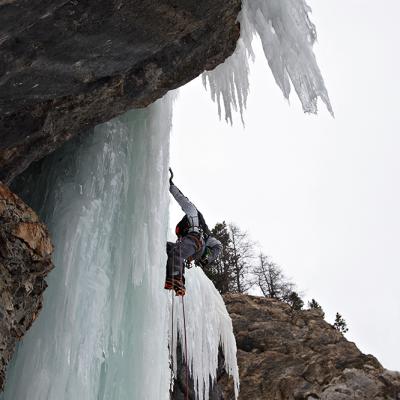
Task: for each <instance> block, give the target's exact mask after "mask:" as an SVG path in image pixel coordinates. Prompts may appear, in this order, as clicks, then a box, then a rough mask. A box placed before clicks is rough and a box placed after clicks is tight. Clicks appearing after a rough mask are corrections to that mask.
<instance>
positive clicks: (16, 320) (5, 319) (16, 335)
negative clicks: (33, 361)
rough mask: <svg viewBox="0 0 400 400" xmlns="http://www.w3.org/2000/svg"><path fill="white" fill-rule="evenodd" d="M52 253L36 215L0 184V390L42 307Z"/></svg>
mask: <svg viewBox="0 0 400 400" xmlns="http://www.w3.org/2000/svg"><path fill="white" fill-rule="evenodd" d="M52 251H53V246H52V244H51V242H50V239H49V235H48V232H47V229H46V227H45V226H44V225H43V224H42V223H40V221H39V220H38V217H37V215H36V214H35V212H34V211H33V210H32V209H31V208H29V207H28V206H26V205H25V204H24V203H23V202H22V201H21V199H20V198H19V197H17V196H16V195H14V194H13V193H11V192H10V190H9V189H8V188H7V187H6V186H4V185H3V184H1V183H0V390H2V389H3V385H4V376H5V369H6V366H7V363H8V362H9V360H10V359H11V356H12V354H13V352H14V348H15V345H16V343H17V341H18V340H20V339H21V338H22V336H23V335H24V334H25V332H26V331H27V330H28V329H29V328H30V326H31V325H32V323H33V321H34V320H35V319H36V317H37V315H38V313H39V311H40V310H41V308H42V302H43V291H44V290H45V289H46V286H47V285H46V282H45V277H46V276H47V274H48V273H49V271H50V270H51V269H52V268H53V264H52V262H51V253H52Z"/></svg>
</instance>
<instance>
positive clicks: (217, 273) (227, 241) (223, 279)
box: [203, 221, 235, 294]
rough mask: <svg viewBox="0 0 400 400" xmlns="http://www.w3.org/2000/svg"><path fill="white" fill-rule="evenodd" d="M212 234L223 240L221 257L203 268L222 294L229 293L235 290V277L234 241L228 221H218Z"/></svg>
mask: <svg viewBox="0 0 400 400" xmlns="http://www.w3.org/2000/svg"><path fill="white" fill-rule="evenodd" d="M211 234H212V235H213V236H214V237H215V238H216V239H218V240H219V241H220V242H221V244H222V251H221V254H220V256H219V258H218V259H217V260H216V261H215V262H213V263H211V264H208V265H206V266H205V267H203V270H204V272H205V274H206V275H207V276H208V277H209V278H210V279H211V281H212V282H213V283H214V286H215V287H216V288H217V289H218V291H219V292H220V293H221V294H224V293H229V292H232V291H233V286H234V285H233V281H234V280H235V277H234V273H233V262H232V247H231V244H232V243H231V238H230V234H229V229H228V226H227V224H226V222H225V221H223V222H221V223H217V224H216V225H215V227H214V228H213V229H212V230H211Z"/></svg>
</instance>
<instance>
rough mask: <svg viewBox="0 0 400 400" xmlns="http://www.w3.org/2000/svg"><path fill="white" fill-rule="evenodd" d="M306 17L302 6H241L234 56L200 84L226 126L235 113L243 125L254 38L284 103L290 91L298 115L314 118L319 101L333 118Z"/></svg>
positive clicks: (299, 2) (260, 1) (275, 0)
mask: <svg viewBox="0 0 400 400" xmlns="http://www.w3.org/2000/svg"><path fill="white" fill-rule="evenodd" d="M310 12H311V8H310V7H309V6H308V5H307V4H306V2H305V0H243V5H242V12H241V13H240V15H239V21H240V24H241V33H240V39H239V41H238V44H237V47H236V50H235V52H234V54H233V55H232V56H230V57H229V58H228V59H227V60H226V61H225V63H224V64H221V65H219V66H218V67H217V68H215V69H214V70H213V71H210V72H205V73H204V74H203V84H204V85H205V86H206V87H207V86H208V87H209V89H210V92H211V97H212V99H213V100H214V101H216V102H217V104H218V112H219V116H220V117H221V111H222V109H221V108H222V107H221V103H223V105H224V110H225V119H226V121H227V122H228V121H229V122H231V123H232V110H234V111H239V112H240V114H241V117H242V120H243V108H244V107H245V106H246V100H247V96H248V93H249V79H248V73H249V65H248V58H249V57H250V58H252V59H254V52H253V49H252V40H253V38H254V36H255V35H257V36H259V37H260V39H261V42H262V46H263V49H264V54H265V57H266V59H267V60H268V64H269V66H270V68H271V71H272V74H273V76H274V78H275V81H276V83H277V85H278V86H279V87H280V89H281V90H282V93H283V95H284V96H285V98H287V99H288V98H289V95H290V91H291V87H292V85H293V87H294V89H295V91H296V93H297V96H298V97H299V99H300V101H301V104H302V107H303V110H304V112H307V113H316V112H317V100H318V98H320V99H321V100H322V101H323V102H324V103H325V105H326V107H327V109H328V110H329V112H330V113H331V114H332V115H333V110H332V106H331V104H330V100H329V96H328V92H327V90H326V88H325V84H324V80H323V78H322V75H321V72H320V70H319V67H318V65H317V62H316V59H315V55H314V52H313V45H314V43H315V41H316V38H317V33H316V29H315V26H314V24H313V23H312V22H311V20H310V18H309V13H310Z"/></svg>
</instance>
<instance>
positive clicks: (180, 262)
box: [167, 233, 205, 278]
mask: <svg viewBox="0 0 400 400" xmlns="http://www.w3.org/2000/svg"><path fill="white" fill-rule="evenodd" d="M204 248H205V244H204V240H203V238H202V237H201V236H200V235H198V234H195V233H193V234H188V235H186V236H183V237H182V238H180V239H178V241H177V242H176V243H173V242H168V243H167V254H168V260H167V278H172V277H181V276H182V277H183V276H184V274H185V261H186V260H197V259H199V258H200V257H201V256H202V254H203V252H204Z"/></svg>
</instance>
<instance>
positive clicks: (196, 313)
mask: <svg viewBox="0 0 400 400" xmlns="http://www.w3.org/2000/svg"><path fill="white" fill-rule="evenodd" d="M186 288H187V294H186V296H185V307H186V325H187V332H186V333H187V343H188V360H187V362H188V364H189V368H190V372H191V376H192V377H193V381H194V387H195V392H196V396H197V398H198V399H200V400H203V399H208V393H209V389H210V380H209V378H210V377H211V380H212V381H213V382H214V381H215V380H216V378H217V376H216V373H217V368H218V349H219V347H220V346H221V348H222V351H223V354H224V358H225V370H226V371H227V373H228V374H229V375H231V376H232V377H233V381H234V389H235V398H237V396H238V391H239V371H238V366H237V362H236V341H235V336H234V335H233V329H232V321H231V318H230V316H229V314H228V312H227V310H226V307H225V303H224V301H223V299H222V297H221V295H220V293H219V292H218V290H217V289H215V287H214V285H213V283H212V282H211V281H210V280H209V279H208V278H207V277H206V275H205V274H204V272H203V271H202V269H201V268H197V267H194V268H192V269H190V270H188V271H187V273H186ZM174 306H175V307H174V318H175V321H174V326H177V327H178V331H179V335H180V337H181V338H183V337H184V331H183V314H182V303H181V301H180V299H179V301H175V302H174ZM176 346H177V342H176V337H175V338H174V352H175V354H176ZM175 357H176V356H175ZM174 367H175V368H176V365H175V366H174Z"/></svg>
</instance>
